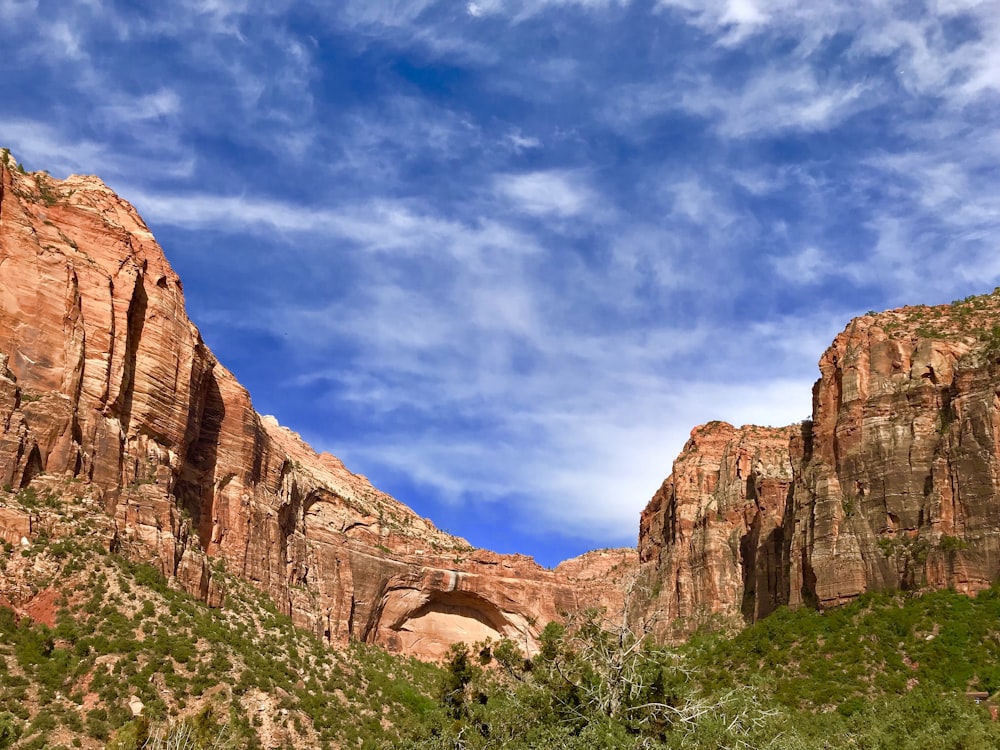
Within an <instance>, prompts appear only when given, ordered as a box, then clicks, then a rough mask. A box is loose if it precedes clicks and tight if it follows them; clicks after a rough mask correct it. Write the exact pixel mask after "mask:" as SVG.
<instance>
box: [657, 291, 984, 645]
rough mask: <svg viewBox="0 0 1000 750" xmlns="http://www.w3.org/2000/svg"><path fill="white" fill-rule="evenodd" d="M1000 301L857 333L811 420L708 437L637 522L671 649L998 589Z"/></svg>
mask: <svg viewBox="0 0 1000 750" xmlns="http://www.w3.org/2000/svg"><path fill="white" fill-rule="evenodd" d="M998 323H1000V290H997V291H995V292H994V293H993V294H990V295H984V296H981V297H971V298H968V299H966V300H963V301H960V302H956V303H953V304H952V305H942V306H939V307H907V308H903V309H900V310H895V311H890V312H886V313H881V314H877V315H876V314H869V315H866V316H864V317H861V318H858V319H856V320H854V321H852V322H851V323H850V324H849V325H848V327H847V329H846V330H845V331H844V332H843V333H841V334H840V335H839V336H837V338H836V340H835V341H834V342H833V345H832V346H831V347H830V348H829V349H828V350H827V351H826V353H825V354H824V355H823V357H822V358H821V360H820V373H821V377H820V379H819V381H818V382H817V383H816V385H815V387H814V390H813V418H812V420H811V421H807V422H804V423H802V424H801V425H795V426H792V427H788V428H783V429H777V430H775V429H770V428H757V427H743V428H741V429H739V430H736V429H734V428H733V427H731V426H729V425H726V424H721V423H716V424H711V425H706V426H704V427H700V428H696V429H695V430H694V432H692V437H691V440H690V441H689V442H688V444H687V445H686V446H685V448H684V451H683V452H682V453H681V455H680V457H678V459H677V461H676V462H675V463H674V470H673V474H672V475H671V476H670V477H669V478H668V479H667V480H666V482H664V484H663V487H662V488H661V489H660V491H659V492H658V493H657V494H656V495H655V496H654V497H653V499H652V500H651V501H650V503H649V505H648V507H647V508H646V510H645V511H644V513H643V516H642V529H641V531H640V539H639V554H640V558H641V561H642V580H643V581H644V582H645V585H646V588H647V590H649V591H650V592H651V595H650V598H649V601H648V602H647V603H646V609H647V611H648V612H657V613H659V614H660V620H659V624H658V632H660V633H661V634H662V635H664V636H665V637H671V636H677V635H680V634H683V633H685V632H689V631H690V629H691V628H692V627H695V626H697V625H699V624H701V623H702V622H705V621H706V620H707V619H711V618H712V617H717V618H722V619H723V620H726V619H728V620H730V621H732V620H746V621H752V620H755V619H757V618H760V617H763V616H765V615H767V614H768V613H769V612H770V611H772V610H773V609H774V608H775V607H776V606H779V605H781V604H788V605H790V606H793V607H797V606H802V605H811V606H818V607H820V608H826V607H831V606H835V605H837V604H841V603H844V602H847V601H850V600H851V599H852V598H854V597H856V596H858V595H859V594H861V593H863V592H865V591H869V590H893V589H915V588H922V587H944V586H950V587H954V588H956V589H958V590H960V591H965V592H968V593H973V592H975V591H978V590H981V589H983V588H985V587H987V586H989V585H990V583H991V582H992V581H994V580H995V579H996V578H997V576H998V575H1000V440H998V436H1000V408H998V406H1000V325H998Z"/></svg>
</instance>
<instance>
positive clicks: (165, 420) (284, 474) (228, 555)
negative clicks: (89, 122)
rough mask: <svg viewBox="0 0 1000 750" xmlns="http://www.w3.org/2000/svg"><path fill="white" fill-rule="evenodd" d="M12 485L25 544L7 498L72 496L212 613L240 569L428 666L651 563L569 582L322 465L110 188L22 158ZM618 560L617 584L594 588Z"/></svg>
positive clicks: (587, 560) (4, 481) (8, 399)
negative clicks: (215, 338) (259, 392)
mask: <svg viewBox="0 0 1000 750" xmlns="http://www.w3.org/2000/svg"><path fill="white" fill-rule="evenodd" d="M0 486H2V487H3V488H4V491H3V492H0V535H2V536H3V537H4V539H5V540H7V541H8V542H11V543H18V541H19V540H20V539H21V538H22V537H25V536H28V535H31V534H32V533H33V530H32V528H31V518H30V514H25V513H23V512H19V511H16V510H14V506H15V505H16V504H15V503H13V502H10V503H6V502H5V500H4V498H5V497H6V498H7V499H8V500H12V499H13V497H14V496H15V495H16V494H17V493H20V492H23V491H24V490H26V489H27V490H30V491H31V492H39V491H40V492H46V493H64V494H65V492H66V491H70V494H71V495H72V496H73V497H78V498H81V500H80V501H81V502H83V501H84V499H86V500H87V501H90V502H93V503H95V504H96V505H97V506H98V507H102V508H103V512H104V513H106V514H107V517H108V518H110V519H113V520H112V522H111V523H112V526H111V527H112V529H113V531H111V532H110V533H109V535H108V538H107V540H106V542H107V544H108V545H109V547H110V548H111V549H112V550H113V551H119V552H122V553H124V554H127V555H129V556H130V557H132V558H136V559H147V560H152V561H154V562H155V564H157V565H158V566H159V567H160V568H161V569H162V570H163V572H164V573H166V574H167V575H168V576H170V577H171V578H172V579H173V580H175V581H176V583H177V585H179V586H182V587H183V588H185V589H187V590H188V591H190V592H192V593H194V594H196V595H198V596H200V597H202V598H203V599H205V600H206V601H208V602H209V603H211V604H213V605H220V604H222V602H223V599H224V592H223V591H222V590H221V588H220V587H219V586H218V585H216V582H215V579H214V578H213V569H214V568H215V566H217V565H225V567H226V569H227V570H229V571H231V572H235V573H237V574H239V575H240V576H243V577H245V578H246V579H248V580H250V581H252V582H254V583H255V584H256V585H257V586H259V587H260V588H262V589H263V590H265V591H267V592H268V594H269V595H270V596H271V597H272V598H273V599H274V601H275V602H276V603H278V605H279V607H281V608H283V609H284V610H285V611H286V612H287V613H289V614H290V615H291V616H292V618H293V619H294V620H295V622H296V623H297V624H299V625H301V626H303V627H305V628H308V629H310V630H312V631H314V632H316V633H317V634H319V635H322V636H325V637H326V638H328V639H330V640H344V639H347V638H355V639H360V640H364V641H369V642H377V643H381V644H384V645H386V646H388V647H389V648H391V649H397V650H400V651H404V652H407V653H410V654H414V655H418V656H423V657H430V658H435V657H438V656H440V655H442V654H443V653H444V651H445V650H446V648H447V646H448V645H449V644H450V643H451V642H452V641H454V640H477V639H480V638H483V637H487V636H493V637H495V636H498V635H504V636H508V637H512V638H515V639H517V640H518V642H520V643H524V644H525V645H526V647H527V648H528V649H529V650H531V649H533V648H534V646H535V644H536V639H537V635H538V633H539V632H540V630H541V629H542V628H543V627H544V625H545V624H546V623H547V622H548V621H550V620H552V619H556V618H558V617H559V616H560V613H561V612H562V611H565V610H569V609H574V608H577V607H582V606H595V605H601V606H609V607H612V608H618V607H620V606H621V604H622V601H621V600H622V595H621V593H620V592H619V587H618V586H616V583H615V580H616V577H624V576H627V575H628V572H629V571H630V570H632V569H633V568H634V562H635V561H634V551H629V550H623V551H615V552H605V553H591V555H588V556H585V557H584V558H583V559H582V560H580V561H576V562H571V563H567V564H566V566H565V567H562V568H559V569H556V570H555V571H551V570H546V569H543V568H541V567H540V566H538V565H536V564H535V563H534V561H533V560H531V559H530V558H527V557H523V556H503V555H496V554H493V553H490V552H485V551H480V550H474V549H472V548H471V547H470V546H469V545H468V544H467V543H466V542H465V541H464V540H462V539H458V538H456V537H453V536H451V535H448V534H445V533H443V532H441V531H439V530H438V529H436V528H435V527H434V526H433V524H431V523H430V522H429V521H427V520H425V519H423V518H420V517H418V516H417V515H416V514H415V513H413V511H411V510H410V509H409V508H407V507H406V506H404V505H403V504H401V503H399V502H397V501H396V500H394V499H393V498H391V497H389V496H388V495H385V494H384V493H382V492H379V491H378V490H376V489H375V488H374V487H372V486H371V484H369V482H368V481H367V480H366V479H364V478H363V477H360V476H357V475H354V474H352V473H351V472H349V471H348V470H347V469H346V468H345V467H344V465H343V464H342V463H341V462H340V461H339V460H338V459H336V458H335V457H333V456H331V455H328V454H323V455H317V454H316V453H314V452H313V451H312V450H311V449H310V448H309V447H308V446H307V445H305V444H304V443H303V442H302V441H301V439H299V437H298V436H297V435H295V434H294V433H292V432H291V431H289V430H287V429H284V428H282V427H280V426H279V425H278V423H277V422H276V421H275V420H274V419H273V418H269V417H261V416H259V415H258V414H257V413H256V412H255V411H254V409H253V406H252V404H251V401H250V396H249V395H248V393H247V392H246V390H245V389H244V388H243V387H242V386H241V385H240V384H239V383H238V382H237V381H236V380H235V378H234V377H233V376H232V374H230V373H229V372H228V371H227V370H226V369H225V368H224V367H223V366H222V365H221V364H220V363H219V362H217V361H216V359H215V357H214V356H213V355H212V353H211V352H210V351H209V350H208V348H207V347H206V346H205V344H204V343H203V341H202V340H201V336H200V335H199V333H198V330H197V328H196V327H195V326H194V324H192V323H191V321H190V320H188V317H187V314H186V312H185V308H184V298H183V294H182V287H181V282H180V279H178V277H177V275H176V274H175V273H174V272H173V270H172V269H171V268H170V265H169V264H168V262H167V260H166V258H165V257H164V255H163V252H162V251H161V249H160V247H159V246H158V245H157V243H156V241H155V240H154V238H153V236H152V234H151V233H150V231H149V229H148V228H147V227H146V225H145V224H144V223H143V221H142V219H140V218H139V216H138V215H137V213H136V212H135V210H134V209H133V208H132V206H131V205H129V204H128V203H127V202H126V201H124V200H122V199H121V198H119V197H118V196H116V195H115V194H114V193H113V192H112V191H111V190H110V189H109V188H108V187H107V186H105V185H104V184H103V183H102V182H101V181H100V180H98V179H97V178H94V177H80V176H71V177H69V178H68V179H66V180H64V181H59V180H55V179H53V178H51V177H49V176H48V175H47V174H45V173H27V174H26V173H24V172H23V171H22V170H20V169H19V168H18V167H17V165H16V163H15V162H14V161H13V159H12V158H11V157H10V155H9V154H8V153H7V152H2V163H0ZM67 487H69V490H67V489H66V488H67ZM36 488H37V489H36ZM95 512H96V511H95ZM609 560H612V561H613V563H612V565H617V566H618V567H617V568H615V571H616V574H615V575H608V576H596V575H591V574H589V573H588V571H589V570H602V571H607V570H609V569H610V567H612V566H611V565H609V564H608V561H609ZM0 593H2V592H0Z"/></svg>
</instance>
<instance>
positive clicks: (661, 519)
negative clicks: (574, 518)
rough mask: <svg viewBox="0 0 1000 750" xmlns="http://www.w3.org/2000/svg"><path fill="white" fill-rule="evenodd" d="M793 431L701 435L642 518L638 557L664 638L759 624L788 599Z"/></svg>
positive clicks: (723, 427)
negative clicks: (711, 627)
mask: <svg viewBox="0 0 1000 750" xmlns="http://www.w3.org/2000/svg"><path fill="white" fill-rule="evenodd" d="M797 432H798V429H797V428H794V427H785V428H778V429H774V428H769V427H755V426H745V427H741V428H739V429H737V428H735V427H733V426H732V425H729V424H726V423H725V422H712V423H710V424H707V425H703V426H701V427H696V428H695V429H694V430H693V431H692V432H691V438H690V440H688V442H687V444H686V445H685V446H684V450H683V451H682V452H681V454H680V456H678V458H677V460H676V461H674V467H673V473H672V474H671V475H670V476H669V477H668V478H667V479H666V481H665V482H664V483H663V486H662V487H661V488H660V490H659V491H658V492H657V493H656V494H655V495H654V496H653V499H652V500H651V501H650V503H649V505H648V506H647V507H646V509H645V511H643V514H642V518H641V521H640V532H639V556H640V560H641V561H642V563H643V578H642V580H643V583H644V586H645V590H646V591H647V592H648V596H649V597H650V603H649V604H648V605H647V610H648V612H649V616H653V614H654V613H655V615H656V617H657V620H656V625H655V630H656V632H657V633H659V634H660V635H661V637H664V638H673V637H677V636H680V635H682V634H684V633H686V632H689V631H690V630H691V629H693V628H695V627H697V626H699V625H702V624H709V623H713V622H717V623H722V624H725V623H730V622H739V621H740V620H741V619H743V618H746V619H755V618H758V617H763V616H765V615H767V614H769V613H770V612H772V611H773V610H774V609H775V608H776V607H777V606H779V605H780V604H782V603H784V602H786V601H787V591H788V573H787V571H788V559H787V544H786V543H785V537H784V534H785V514H786V509H787V505H788V498H789V495H790V492H791V487H792V482H793V477H792V464H791V461H790V458H789V450H788V446H789V441H790V440H791V439H792V437H793V436H794V435H795V434H797Z"/></svg>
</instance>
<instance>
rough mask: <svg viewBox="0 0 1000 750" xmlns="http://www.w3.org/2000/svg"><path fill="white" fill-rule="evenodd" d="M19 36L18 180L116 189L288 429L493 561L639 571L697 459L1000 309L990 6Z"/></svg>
mask: <svg viewBox="0 0 1000 750" xmlns="http://www.w3.org/2000/svg"><path fill="white" fill-rule="evenodd" d="M0 21H2V23H3V26H4V28H5V32H6V33H5V42H6V46H5V48H4V54H3V55H0V97H2V101H3V102H4V113H3V115H2V116H0V138H2V140H3V145H5V146H10V147H12V148H13V149H14V152H15V155H17V156H18V157H19V158H21V159H23V160H25V161H26V162H27V163H28V166H30V167H37V168H45V169H49V170H50V171H52V172H53V173H56V174H60V173H68V172H80V171H85V172H96V173H99V174H101V175H103V176H104V177H105V178H106V179H107V180H108V182H109V184H111V185H112V187H114V188H116V189H117V190H118V191H119V192H120V193H122V194H123V196H124V197H126V198H127V199H129V200H131V201H132V202H133V203H135V204H136V205H137V206H138V208H139V209H140V210H141V212H142V213H143V214H144V215H145V217H146V219H147V220H148V221H149V223H150V225H151V226H152V227H153V229H154V231H155V232H156V233H157V234H158V236H159V237H160V238H161V240H162V241H163V242H164V245H165V247H166V249H167V253H168V255H169V256H170V257H171V259H172V260H173V262H175V263H176V264H177V266H178V270H179V271H181V273H182V276H183V277H185V282H186V288H187V289H188V290H189V299H188V302H189V305H190V307H191V310H192V313H193V316H194V318H195V320H196V322H198V323H199V324H201V325H203V326H204V327H205V329H206V337H207V338H208V340H210V341H211V342H212V345H213V347H215V348H216V349H218V354H219V355H220V356H221V357H222V359H223V361H224V362H227V363H232V367H233V369H234V370H235V371H236V372H237V373H238V374H239V376H240V377H241V378H242V379H244V380H247V381H248V382H251V383H252V384H253V391H254V395H255V399H257V401H258V403H262V404H265V405H266V408H267V410H269V411H273V412H276V413H277V415H278V416H279V418H281V419H282V421H285V422H289V423H291V426H293V427H295V428H297V429H299V430H301V431H303V432H304V433H306V434H308V435H309V436H310V437H312V438H313V439H315V440H316V442H317V443H318V444H320V446H321V447H326V448H331V449H334V450H335V452H338V453H340V454H342V455H343V457H344V458H346V459H347V460H348V463H349V464H350V465H351V466H352V468H357V469H360V470H363V471H364V472H366V473H368V474H370V475H372V478H373V480H374V481H375V482H376V484H378V483H379V482H380V478H389V479H387V480H386V481H395V478H398V477H399V476H401V475H403V474H406V475H408V476H410V477H412V478H413V479H414V481H413V482H412V483H411V485H412V486H416V487H418V490H414V492H415V496H414V497H404V498H402V499H404V500H409V501H411V502H414V503H415V504H417V505H418V506H420V507H419V510H420V511H421V512H423V513H425V514H433V512H434V511H435V509H436V508H443V507H447V509H448V510H449V511H450V512H455V513H457V512H458V510H457V509H461V517H462V518H466V519H467V520H465V521H463V522H462V523H464V524H466V525H467V526H466V527H459V528H453V530H455V531H458V532H459V533H462V534H466V535H470V536H474V534H470V533H469V530H470V529H471V530H472V531H473V532H474V531H475V529H476V524H477V520H476V519H477V518H481V517H480V516H478V515H477V514H478V513H479V510H478V509H479V508H483V507H490V508H494V509H495V508H497V507H501V506H502V507H504V508H509V513H506V514H505V518H506V519H507V520H508V521H509V523H510V524H511V525H512V526H516V527H518V528H521V529H529V530H533V531H535V532H537V533H550V534H556V535H560V534H561V535H564V536H573V537H574V538H586V539H589V540H592V542H593V543H595V544H603V543H610V542H612V541H614V542H618V541H628V540H629V538H631V536H632V534H634V527H635V517H636V513H637V511H638V509H639V507H641V506H642V504H643V503H644V502H645V501H646V499H647V498H648V496H649V495H650V494H651V493H652V492H653V491H654V490H655V489H656V487H657V486H658V485H659V483H660V481H661V480H662V479H663V477H664V476H665V474H666V473H667V472H668V471H669V468H670V462H671V461H672V459H673V454H674V453H675V452H676V450H678V449H679V447H680V445H681V444H682V443H683V441H684V439H686V437H687V434H688V432H689V430H690V428H691V426H692V425H693V423H696V422H701V421H707V420H709V419H715V418H720V419H727V420H729V421H732V422H743V421H756V422H770V423H775V424H776V423H780V422H786V421H794V420H798V419H801V418H802V417H804V416H806V412H807V411H808V402H809V387H808V385H809V382H810V381H811V380H812V378H813V377H814V375H815V360H816V358H817V356H818V355H819V354H820V351H821V350H822V349H823V347H824V346H825V345H826V343H827V342H828V341H829V339H830V337H831V336H832V335H833V334H834V333H835V332H836V331H837V330H838V329H839V328H840V327H841V326H842V325H844V324H845V323H846V320H847V318H848V317H849V316H850V315H852V314H856V313H859V312H863V311H864V310H866V309H869V308H884V307H889V306H891V305H895V304H901V303H908V302H920V301H928V302H937V301H944V300H947V299H951V298H954V297H961V296H965V295H966V294H968V293H970V292H973V291H979V290H981V289H983V290H984V289H987V288H989V287H991V286H994V285H995V284H996V283H997V282H998V281H1000V261H998V260H997V257H998V256H997V253H996V252H995V243H993V241H992V238H994V237H995V236H996V234H997V231H998V229H1000V226H998V224H1000V216H998V209H997V207H996V205H995V200H993V196H995V195H997V192H998V188H1000V178H998V176H997V175H998V174H1000V137H998V136H997V135H996V133H997V132H998V130H997V127H996V126H997V122H998V120H1000V108H998V104H997V101H998V99H997V94H998V84H1000V72H998V71H1000V53H998V52H997V50H1000V10H998V8H997V4H996V3H995V2H992V0H990V1H988V2H972V1H971V0H970V1H969V2H965V1H960V0H952V1H951V2H938V3H932V4H929V5H928V4H925V5H918V6H912V7H911V6H905V5H900V4H898V3H890V2H882V1H881V0H865V1H864V2H860V3H854V2H847V0H834V1H833V2H828V3H805V2H799V1H797V0H705V1H704V2H695V1H694V0H660V1H659V2H656V3H639V2H635V1H634V0H510V1H509V2H508V1H504V2H500V1H499V0H475V2H464V1H463V2H457V3H455V2H445V1H444V0H413V1H412V2H391V1H389V0H368V1H365V2H362V1H361V0H345V2H341V3H336V4H328V3H327V4H323V3H318V2H310V3H291V2H287V1H283V2H279V3H271V4H268V6H267V8H263V7H262V6H260V5H259V4H256V3H251V2H249V0H213V1H212V2H209V3H205V2H195V1H194V0H185V2H183V3H181V4H179V5H177V4H175V5H169V6H168V5H162V4H161V5H147V6H142V7H139V6H137V5H136V4H131V5H128V4H124V3H115V2H100V3H98V2H84V1H83V0H80V1H79V2H74V1H72V0H71V1H69V2H67V3H65V4H63V5H61V6H60V11H59V14H58V18H46V17H44V16H43V8H42V6H40V5H38V4H36V3H32V2H20V1H18V0H0ZM259 351H268V352H272V353H273V356H259V355H258V354H256V353H257V352H259ZM411 485H407V484H405V483H404V485H403V486H404V487H410V486H411Z"/></svg>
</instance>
